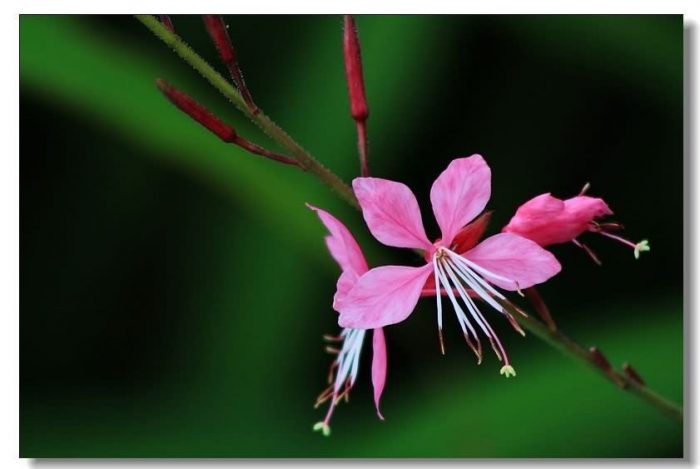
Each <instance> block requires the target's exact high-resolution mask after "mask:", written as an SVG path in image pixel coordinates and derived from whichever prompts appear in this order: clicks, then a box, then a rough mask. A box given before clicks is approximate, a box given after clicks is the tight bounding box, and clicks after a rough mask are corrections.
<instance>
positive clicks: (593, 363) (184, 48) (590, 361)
mask: <svg viewBox="0 0 700 469" xmlns="http://www.w3.org/2000/svg"><path fill="white" fill-rule="evenodd" d="M137 18H138V19H139V21H141V22H142V23H143V24H144V25H146V27H148V29H150V30H151V32H153V34H155V35H156V36H157V37H158V38H159V39H161V40H162V41H163V42H165V43H166V44H167V45H169V46H170V47H171V48H173V50H174V51H175V52H176V53H177V54H178V55H179V56H180V57H181V58H182V59H183V60H185V61H186V62H187V63H189V64H190V65H191V66H192V67H193V68H194V69H195V70H197V71H198V72H199V73H201V74H202V76H203V77H204V78H206V79H207V80H208V81H209V83H211V84H212V85H213V86H214V87H215V88H216V89H217V90H219V92H221V94H223V95H224V96H225V97H227V98H228V99H229V100H230V101H231V102H232V103H233V104H234V105H235V106H236V107H237V108H238V109H239V110H240V111H241V112H242V113H243V114H244V115H246V116H247V117H248V118H249V119H250V120H251V121H253V122H254V123H255V124H257V125H258V126H259V127H260V128H261V129H262V130H263V131H264V132H265V133H267V135H268V136H269V137H270V138H271V139H273V140H274V141H276V142H277V143H278V144H279V145H281V146H282V147H284V148H285V149H286V150H287V151H288V152H289V153H290V155H291V156H293V157H294V158H295V159H296V160H297V161H299V163H300V164H301V166H302V167H303V168H304V169H306V170H307V171H308V172H310V173H312V174H314V175H315V176H316V177H317V178H319V179H320V180H321V181H323V182H324V183H326V184H327V185H328V186H330V187H331V188H332V189H333V190H335V192H337V193H338V194H339V195H340V196H341V197H342V198H343V199H344V200H345V201H347V202H348V203H349V204H350V205H352V206H353V207H355V208H359V205H358V203H357V199H356V198H355V195H354V194H353V192H352V189H351V188H350V187H349V186H348V185H347V184H346V183H344V182H343V181H342V180H341V179H340V178H339V177H338V176H336V175H335V174H334V173H333V172H331V171H330V170H328V169H327V168H326V167H325V166H323V165H322V164H321V163H319V162H318V161H317V160H316V159H315V158H313V157H312V156H311V155H310V154H309V153H308V152H306V151H305V150H304V149H303V148H302V147H301V146H300V145H299V144H298V143H296V142H295V141H294V140H293V139H292V138H291V137H290V136H289V135H288V134H287V133H286V132H284V131H283V130H282V129H281V128H279V127H278V126H277V125H276V124H275V123H274V122H272V120H271V119H270V118H269V117H267V116H266V115H265V114H264V113H263V112H262V111H260V112H259V113H258V114H255V115H254V114H252V113H251V112H250V110H249V109H248V106H246V103H245V101H244V100H243V98H242V97H241V95H240V93H239V92H238V91H237V90H236V89H235V88H234V87H233V86H231V84H229V83H228V81H226V79H224V77H222V76H221V75H220V74H219V73H218V72H216V70H214V69H213V68H212V67H211V66H210V65H209V64H208V63H206V62H205V61H204V59H202V58H201V57H200V56H199V55H197V53H196V52H194V51H193V50H192V49H191V48H190V47H189V46H188V45H187V44H186V43H185V42H184V41H182V40H181V39H180V38H179V37H178V36H176V35H175V34H173V33H171V32H170V31H168V29H167V28H166V27H164V26H163V25H162V24H161V23H160V22H159V21H158V20H157V19H156V18H155V17H153V16H150V15H137ZM503 306H504V307H505V308H506V309H507V310H508V311H509V312H511V313H513V315H514V316H515V317H516V318H517V321H518V322H519V323H520V325H521V326H522V327H523V328H524V329H526V330H528V331H529V332H531V333H532V334H534V335H535V337H538V338H540V339H542V340H543V341H545V342H546V343H548V344H549V345H551V346H552V347H554V348H556V349H558V350H559V351H561V352H562V353H563V354H565V355H567V356H568V357H569V358H571V359H572V360H574V361H577V362H579V363H582V364H584V365H586V366H588V367H590V368H593V369H594V370H595V371H597V372H598V373H600V374H601V375H602V376H603V377H604V378H605V379H607V380H608V381H610V382H612V383H613V384H614V385H615V386H616V387H618V388H620V389H622V390H624V391H627V392H629V393H631V394H634V395H635V396H637V397H639V398H640V399H642V400H644V401H645V402H646V403H648V404H649V405H651V406H653V407H654V408H656V409H657V410H658V411H660V412H662V413H663V414H664V415H666V416H668V417H670V418H672V419H674V420H677V421H679V422H682V421H683V408H682V407H681V406H679V405H677V404H675V403H673V402H671V401H669V400H668V399H666V398H664V397H662V396H661V395H659V394H658V393H656V392H655V391H653V390H651V389H649V387H647V386H644V385H642V384H640V383H638V382H637V381H635V380H634V379H632V378H630V377H629V376H627V375H626V374H623V373H619V372H617V371H616V370H615V369H614V368H612V367H609V368H607V369H606V368H605V367H601V366H600V364H599V363H598V361H597V360H596V358H595V357H594V356H593V355H591V353H590V352H589V351H588V350H587V349H585V348H584V347H582V346H581V345H579V344H577V343H576V342H574V341H573V340H572V339H570V338H569V337H568V336H566V335H564V334H562V333H561V331H559V330H556V331H553V330H550V329H549V327H547V326H546V325H545V324H544V323H542V322H540V321H539V320H537V319H535V318H534V317H533V316H531V315H527V316H524V315H522V314H521V312H520V311H518V309H517V308H516V307H515V306H514V305H512V304H511V303H503Z"/></svg>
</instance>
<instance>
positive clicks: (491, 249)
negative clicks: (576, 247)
mask: <svg viewBox="0 0 700 469" xmlns="http://www.w3.org/2000/svg"><path fill="white" fill-rule="evenodd" d="M463 256H464V257H466V258H467V259H469V260H470V261H472V262H473V263H475V264H477V265H478V266H479V267H482V268H484V269H486V270H488V271H490V272H493V273H494V274H496V275H499V276H501V277H505V278H507V279H510V280H513V282H506V281H503V280H501V279H496V278H493V277H490V276H489V275H483V277H484V278H485V279H486V280H488V281H489V282H491V283H493V284H494V285H497V286H499V287H501V288H503V289H505V290H517V289H518V288H520V289H523V288H528V287H531V286H533V285H536V284H538V283H542V282H544V281H546V280H549V279H550V278H552V277H553V276H554V275H556V274H557V273H559V271H560V270H561V265H560V264H559V261H557V259H556V258H555V257H554V256H553V255H552V253H550V252H549V251H547V250H546V249H543V248H541V247H540V246H539V245H538V244H537V243H535V242H534V241H531V240H529V239H526V238H523V237H522V236H518V235H514V234H511V233H500V234H497V235H494V236H491V237H490V238H486V239H485V240H484V241H483V242H481V243H479V245H477V246H476V247H475V248H474V249H472V250H470V251H468V252H466V253H465V254H463ZM514 282H517V283H514Z"/></svg>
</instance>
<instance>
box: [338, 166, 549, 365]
mask: <svg viewBox="0 0 700 469" xmlns="http://www.w3.org/2000/svg"><path fill="white" fill-rule="evenodd" d="M353 189H354V191H355V195H356V196H357V198H358V201H359V203H360V206H361V208H362V214H363V216H364V219H365V221H366V223H367V226H368V227H369V230H370V231H371V232H372V234H373V235H374V237H375V238H377V240H379V241H380V242H381V243H383V244H386V245H388V246H394V247H402V248H412V249H419V250H422V251H424V254H425V259H426V261H427V263H426V264H425V265H423V266H421V267H408V266H395V265H390V266H382V267H377V268H374V269H372V270H369V271H368V272H367V273H365V274H364V275H362V276H361V277H360V278H359V279H357V281H356V283H355V285H354V286H353V287H352V288H351V289H350V290H349V291H348V290H344V291H343V292H341V291H340V289H339V292H338V295H337V296H336V302H335V304H334V308H335V309H336V310H337V311H339V312H340V318H339V324H340V325H341V326H342V327H351V328H359V329H368V328H369V329H371V328H376V327H383V326H386V325H389V324H395V323H398V322H401V321H403V320H404V319H406V318H407V317H408V316H409V315H410V314H411V312H412V311H413V309H414V308H415V306H416V304H417V302H418V298H419V297H420V296H421V292H422V291H423V288H424V286H425V284H426V281H428V279H429V278H430V277H431V275H432V276H433V277H434V283H435V286H436V287H437V288H436V290H437V291H439V292H440V293H441V294H440V295H437V296H436V297H437V323H438V331H439V332H440V338H441V343H442V293H443V292H444V293H445V294H446V295H447V297H448V298H449V299H450V302H451V303H452V306H453V308H454V311H455V314H456V316H457V321H458V322H459V324H460V326H461V328H462V332H463V334H464V337H465V339H466V340H467V343H468V344H469V345H470V347H471V348H472V350H473V351H474V352H475V354H476V355H477V357H478V359H479V361H481V343H480V341H479V337H478V336H477V333H476V330H475V328H474V326H473V325H472V321H473V322H474V323H476V326H477V327H478V328H479V329H481V331H482V332H483V334H484V335H486V337H487V338H488V339H489V341H490V343H491V346H492V348H493V350H494V352H495V353H496V356H497V357H498V358H499V359H502V360H503V361H504V366H503V367H502V368H501V374H504V375H505V376H506V377H507V376H511V375H515V371H514V369H513V367H512V366H511V364H510V361H509V360H508V356H507V354H506V352H505V350H504V348H503V346H502V344H501V342H500V340H499V339H498V337H497V336H496V334H495V332H494V331H493V329H492V328H491V326H490V325H489V324H488V322H487V321H486V319H485V318H484V316H483V315H482V313H481V312H480V310H479V308H478V307H477V306H476V304H475V302H474V301H473V300H472V299H471V298H470V294H469V292H468V291H467V289H470V290H472V291H473V292H474V293H475V294H476V296H478V297H479V298H480V299H482V300H483V301H485V302H486V303H487V304H488V305H489V306H491V307H492V308H494V309H495V310H496V311H498V312H500V313H502V314H504V315H505V316H506V317H507V318H509V319H510V320H511V324H517V323H515V320H513V319H512V318H511V317H510V315H509V314H508V313H507V311H506V310H505V309H504V308H503V306H502V305H501V303H500V301H504V300H505V297H504V296H503V295H502V294H501V293H500V292H499V291H497V290H496V289H495V288H494V287H493V286H492V285H495V286H498V287H500V288H503V289H505V290H511V291H512V290H520V289H521V288H527V287H530V286H532V285H535V284H538V283H541V282H544V281H546V280H548V279H549V278H551V277H552V276H554V275H555V274H557V273H558V272H559V271H560V270H561V266H560V265H559V262H557V260H556V259H555V258H554V256H553V255H552V254H551V253H549V252H547V251H546V250H544V249H542V248H541V247H540V246H538V245H537V244H536V243H535V242H533V241H530V240H528V239H525V238H523V237H521V236H518V235H514V234H511V233H500V234H497V235H494V236H491V237H489V238H487V239H485V240H484V241H482V242H481V243H479V244H478V245H476V246H474V247H472V248H470V249H468V250H467V251H466V252H463V253H459V252H457V251H456V245H455V238H456V236H457V235H458V233H460V231H462V229H463V227H464V226H465V225H466V224H467V223H469V222H470V221H471V220H473V219H474V218H475V217H476V216H477V215H479V213H481V212H482V210H483V209H484V207H485V206H486V203H487V202H488V200H489V198H490V196H491V170H490V169H489V167H488V165H487V164H486V162H485V161H484V159H483V158H482V157H481V156H480V155H473V156H470V157H468V158H458V159H455V160H453V161H452V162H451V163H450V164H449V166H448V167H447V169H446V170H445V171H443V172H442V174H440V176H439V177H438V178H437V179H436V180H435V182H434V183H433V186H432V189H431V191H430V201H431V203H432V207H433V213H434V214H435V218H436V220H437V223H438V225H439V227H440V230H441V231H442V237H441V239H438V240H437V241H435V242H434V243H431V242H430V241H429V240H428V237H427V236H426V234H425V230H424V229H423V222H422V219H421V214H420V209H419V207H418V202H417V201H416V198H415V196H414V195H413V193H412V192H411V190H410V189H409V188H408V187H407V186H405V185H404V184H401V183H398V182H394V181H389V180H386V179H379V178H370V177H361V178H356V179H355V180H354V181H353ZM474 241H475V240H474ZM460 300H461V304H462V305H463V306H464V309H463V308H462V306H460ZM465 309H466V311H467V312H468V314H469V315H467V314H466V313H465ZM472 339H473V340H474V341H475V342H476V345H474V344H473V342H472Z"/></svg>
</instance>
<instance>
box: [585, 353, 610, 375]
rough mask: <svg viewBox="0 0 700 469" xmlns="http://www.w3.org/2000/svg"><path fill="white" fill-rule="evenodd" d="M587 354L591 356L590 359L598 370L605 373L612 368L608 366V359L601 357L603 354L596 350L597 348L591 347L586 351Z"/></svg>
mask: <svg viewBox="0 0 700 469" xmlns="http://www.w3.org/2000/svg"><path fill="white" fill-rule="evenodd" d="M588 352H589V353H590V354H591V358H592V359H593V361H594V362H595V364H596V365H598V366H599V367H600V368H602V369H603V370H605V371H610V370H611V369H612V366H611V365H610V362H609V361H608V359H607V358H606V357H605V355H603V352H601V351H600V350H598V348H597V347H591V348H589V349H588Z"/></svg>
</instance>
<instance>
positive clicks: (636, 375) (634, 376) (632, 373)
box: [622, 363, 646, 386]
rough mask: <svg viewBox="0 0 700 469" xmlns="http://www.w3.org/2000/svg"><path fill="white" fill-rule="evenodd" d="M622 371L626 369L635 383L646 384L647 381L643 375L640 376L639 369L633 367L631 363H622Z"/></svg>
mask: <svg viewBox="0 0 700 469" xmlns="http://www.w3.org/2000/svg"><path fill="white" fill-rule="evenodd" d="M622 371H624V372H625V375H627V377H628V378H629V379H631V380H632V381H634V382H635V383H637V384H640V385H642V386H645V385H646V383H645V382H644V380H643V379H642V377H641V376H639V373H637V370H635V369H634V368H632V365H630V364H629V363H623V364H622Z"/></svg>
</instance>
